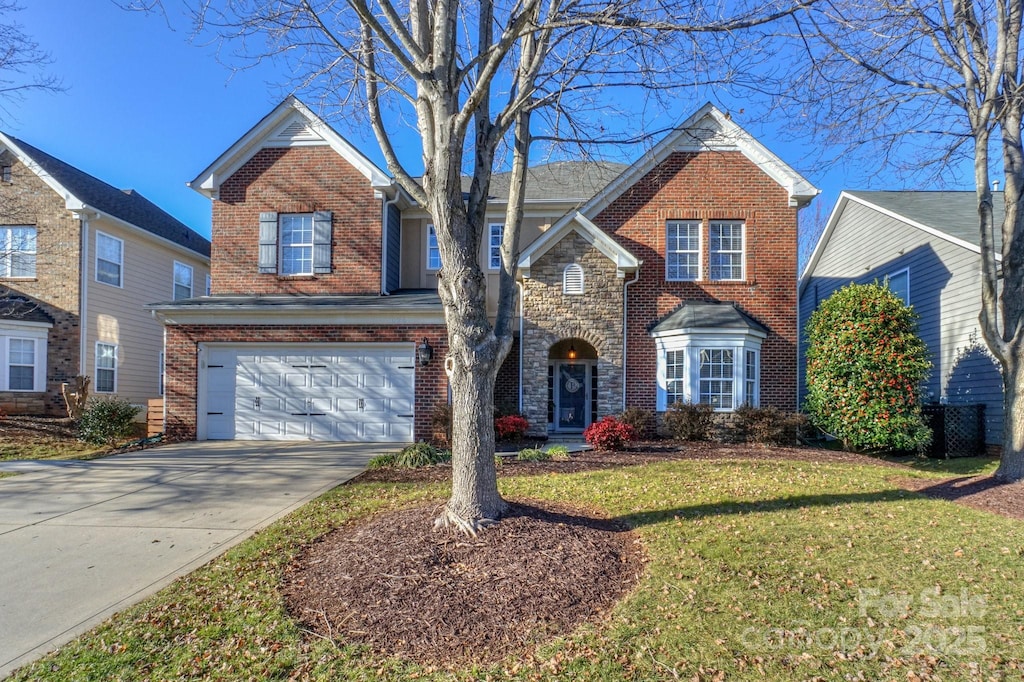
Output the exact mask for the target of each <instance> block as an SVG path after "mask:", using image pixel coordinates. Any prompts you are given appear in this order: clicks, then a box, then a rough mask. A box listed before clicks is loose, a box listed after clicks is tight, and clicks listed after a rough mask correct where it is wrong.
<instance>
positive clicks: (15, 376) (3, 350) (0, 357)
mask: <svg viewBox="0 0 1024 682" xmlns="http://www.w3.org/2000/svg"><path fill="white" fill-rule="evenodd" d="M51 326H52V325H49V324H43V323H39V322H29V321H26V320H22V319H18V318H17V317H15V318H14V319H13V320H12V319H8V320H3V319H0V391H26V392H29V391H31V392H37V393H38V392H42V391H45V390H46V337H47V334H48V331H49V329H50V328H51Z"/></svg>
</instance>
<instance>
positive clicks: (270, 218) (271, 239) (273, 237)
mask: <svg viewBox="0 0 1024 682" xmlns="http://www.w3.org/2000/svg"><path fill="white" fill-rule="evenodd" d="M259 265H260V272H269V273H275V272H277V213H275V212H274V211H267V212H264V213H260V262H259Z"/></svg>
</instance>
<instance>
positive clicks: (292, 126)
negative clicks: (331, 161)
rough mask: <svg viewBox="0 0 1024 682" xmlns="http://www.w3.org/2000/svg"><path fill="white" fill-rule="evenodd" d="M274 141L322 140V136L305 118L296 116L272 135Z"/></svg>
mask: <svg viewBox="0 0 1024 682" xmlns="http://www.w3.org/2000/svg"><path fill="white" fill-rule="evenodd" d="M274 141H275V142H286V143H294V142H323V141H324V138H323V137H321V136H320V135H319V134H318V133H317V132H316V131H315V130H313V128H312V127H311V126H310V125H309V123H307V122H306V121H305V120H303V119H299V118H297V119H294V120H293V121H292V122H291V123H289V124H288V125H286V126H285V127H284V128H282V129H281V130H280V132H278V133H277V135H275V136H274Z"/></svg>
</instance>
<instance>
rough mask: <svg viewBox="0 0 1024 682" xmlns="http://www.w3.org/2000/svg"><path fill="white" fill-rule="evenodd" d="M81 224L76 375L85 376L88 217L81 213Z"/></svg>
mask: <svg viewBox="0 0 1024 682" xmlns="http://www.w3.org/2000/svg"><path fill="white" fill-rule="evenodd" d="M78 219H79V220H80V221H81V223H82V246H81V251H82V256H81V264H80V267H79V268H78V269H79V271H80V281H79V285H78V297H79V299H78V374H79V375H80V376H85V374H86V371H87V366H86V359H87V357H88V356H87V350H86V337H87V336H88V331H89V325H88V320H89V316H88V309H87V308H88V300H89V217H88V216H87V215H86V213H85V212H84V211H83V212H82V213H80V214H79V218H78Z"/></svg>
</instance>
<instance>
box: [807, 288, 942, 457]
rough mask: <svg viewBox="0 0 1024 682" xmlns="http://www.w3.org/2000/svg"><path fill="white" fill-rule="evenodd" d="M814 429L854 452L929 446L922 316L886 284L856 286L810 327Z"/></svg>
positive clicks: (821, 309) (838, 295) (835, 298)
mask: <svg viewBox="0 0 1024 682" xmlns="http://www.w3.org/2000/svg"><path fill="white" fill-rule="evenodd" d="M806 333H807V342H808V346H807V401H806V403H805V405H804V406H805V409H806V410H807V412H808V413H809V414H810V418H811V421H812V423H813V424H814V425H815V426H817V427H818V428H820V429H821V430H822V431H824V432H826V433H829V434H832V435H833V436H835V437H837V438H839V439H840V440H841V441H842V442H843V445H844V446H845V447H847V448H853V449H869V450H875V449H881V450H920V449H922V448H924V447H925V446H926V445H927V444H928V443H929V442H930V441H931V430H930V429H929V428H928V427H927V426H925V424H924V420H923V418H922V415H921V382H922V381H924V379H925V378H926V377H927V376H928V372H929V370H930V369H931V362H930V361H929V359H928V348H927V346H925V344H924V342H923V341H922V340H921V338H920V337H919V336H918V335H917V314H916V313H915V312H914V311H913V309H912V308H910V307H908V306H906V305H904V303H903V301H902V300H900V299H899V298H898V297H897V296H896V295H895V294H893V293H892V292H891V291H890V290H889V288H888V287H886V286H884V285H883V284H879V283H877V282H876V283H874V284H850V285H848V286H845V287H843V288H842V289H839V290H838V291H836V292H835V293H833V294H832V295H831V296H830V297H829V298H827V299H826V300H825V301H823V302H822V303H821V305H820V306H818V309H817V310H816V311H814V314H813V315H811V318H810V320H809V321H808V323H807V328H806Z"/></svg>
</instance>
